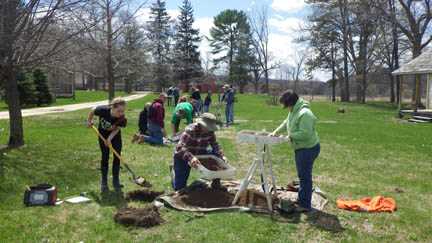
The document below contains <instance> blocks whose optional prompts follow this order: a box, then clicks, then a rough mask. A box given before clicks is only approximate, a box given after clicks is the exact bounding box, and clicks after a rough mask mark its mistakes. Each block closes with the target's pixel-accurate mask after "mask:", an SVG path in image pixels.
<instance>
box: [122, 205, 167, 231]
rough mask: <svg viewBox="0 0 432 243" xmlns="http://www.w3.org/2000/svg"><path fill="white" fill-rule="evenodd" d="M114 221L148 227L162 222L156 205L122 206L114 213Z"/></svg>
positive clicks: (126, 224)
mask: <svg viewBox="0 0 432 243" xmlns="http://www.w3.org/2000/svg"><path fill="white" fill-rule="evenodd" d="M114 221H115V222H117V223H119V224H122V225H125V226H137V227H144V228H150V227H153V226H156V225H160V224H161V223H163V222H164V220H163V219H162V217H161V215H160V213H159V210H158V208H157V207H154V206H151V207H146V208H122V209H119V210H118V211H117V213H116V214H115V215H114Z"/></svg>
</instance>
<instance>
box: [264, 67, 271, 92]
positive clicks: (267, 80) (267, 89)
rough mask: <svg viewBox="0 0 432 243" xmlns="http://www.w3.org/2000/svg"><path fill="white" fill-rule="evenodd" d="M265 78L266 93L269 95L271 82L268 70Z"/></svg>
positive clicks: (265, 72)
mask: <svg viewBox="0 0 432 243" xmlns="http://www.w3.org/2000/svg"><path fill="white" fill-rule="evenodd" d="M264 78H265V82H266V85H265V89H266V90H265V92H266V94H269V92H270V84H269V83H270V82H269V74H268V70H264Z"/></svg>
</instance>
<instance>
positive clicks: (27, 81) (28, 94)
mask: <svg viewBox="0 0 432 243" xmlns="http://www.w3.org/2000/svg"><path fill="white" fill-rule="evenodd" d="M16 78H17V82H18V92H19V99H20V103H21V104H22V105H23V106H29V105H34V104H36V103H37V91H36V87H35V84H34V81H33V76H32V75H30V74H29V73H26V72H19V73H18V74H17V77H16Z"/></svg>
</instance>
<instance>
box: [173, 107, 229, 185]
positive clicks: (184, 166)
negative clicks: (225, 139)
mask: <svg viewBox="0 0 432 243" xmlns="http://www.w3.org/2000/svg"><path fill="white" fill-rule="evenodd" d="M217 129H218V127H217V119H216V116H215V115H213V114H211V113H204V114H203V115H202V116H201V118H199V119H198V120H197V122H195V123H192V124H190V125H189V126H187V127H186V129H185V131H184V132H183V133H182V135H181V136H180V141H179V142H178V144H177V146H176V148H175V152H174V165H173V169H174V179H173V188H174V190H176V191H178V190H181V189H183V188H185V187H186V186H187V180H188V178H189V173H190V170H191V167H192V168H196V167H197V166H198V165H199V164H200V161H199V159H197V158H196V157H195V156H197V155H207V154H212V155H215V156H217V157H219V158H222V159H223V158H224V154H223V151H222V149H221V148H220V146H219V143H218V142H217V140H216V135H215V131H216V130H217ZM212 188H216V189H219V188H222V186H221V184H220V179H215V180H213V182H212Z"/></svg>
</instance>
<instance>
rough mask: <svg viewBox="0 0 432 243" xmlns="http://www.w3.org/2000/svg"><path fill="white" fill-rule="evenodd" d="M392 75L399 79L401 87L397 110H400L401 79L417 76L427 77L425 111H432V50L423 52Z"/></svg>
mask: <svg viewBox="0 0 432 243" xmlns="http://www.w3.org/2000/svg"><path fill="white" fill-rule="evenodd" d="M392 74H393V75H394V76H399V77H400V84H401V85H400V89H399V94H398V97H399V110H400V109H401V108H402V82H403V77H404V76H407V75H419V74H422V75H426V76H427V90H426V109H427V110H430V109H432V50H429V51H425V52H423V53H422V54H421V55H420V56H418V57H416V58H414V59H413V60H411V61H410V62H408V63H406V64H404V65H403V66H402V67H400V68H399V69H397V70H395V71H394V72H393V73H392ZM419 93H420V92H419Z"/></svg>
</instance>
